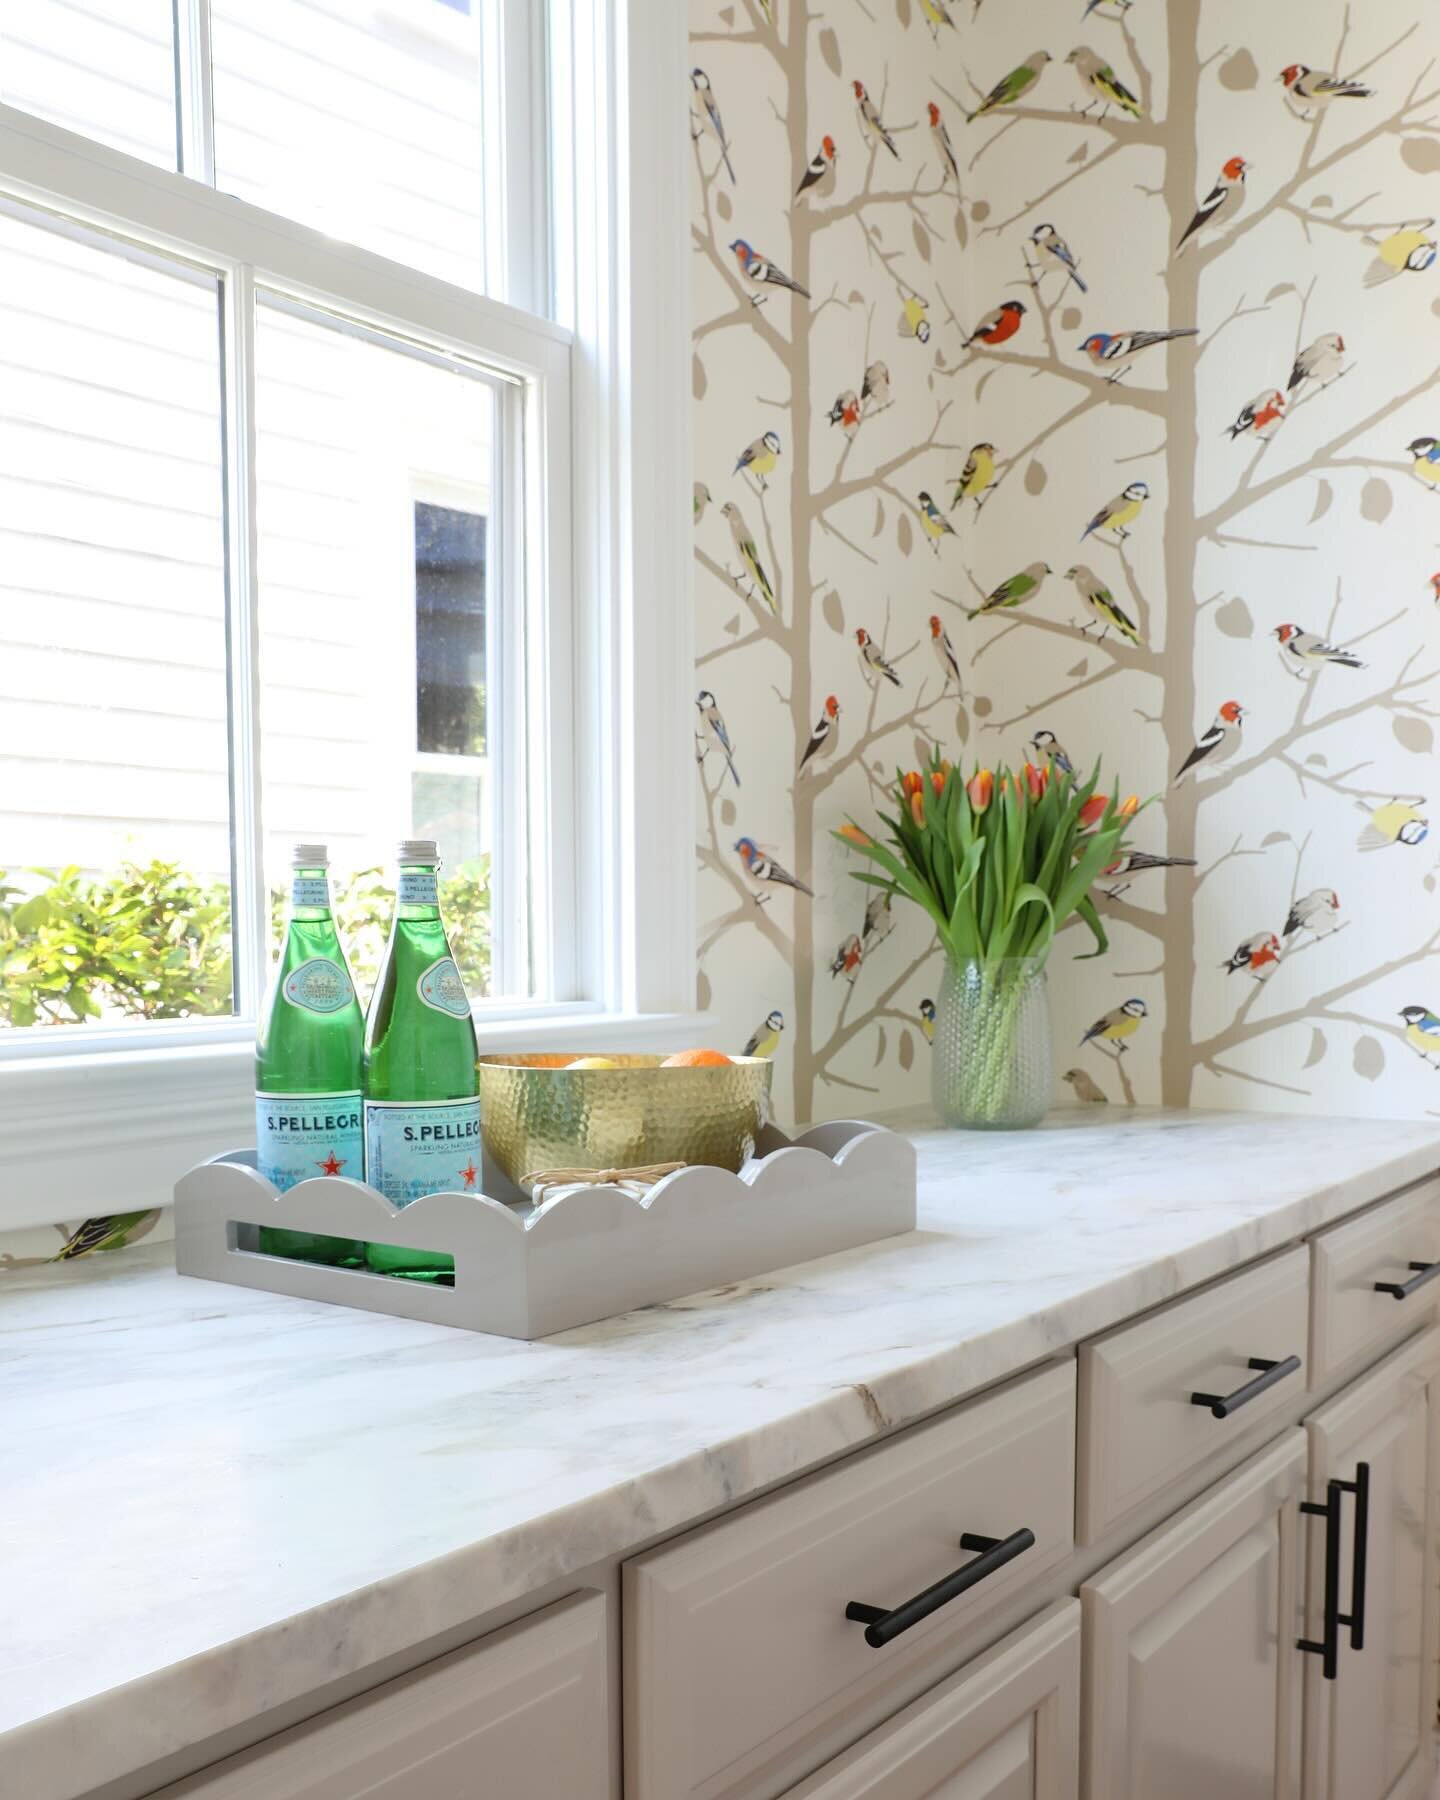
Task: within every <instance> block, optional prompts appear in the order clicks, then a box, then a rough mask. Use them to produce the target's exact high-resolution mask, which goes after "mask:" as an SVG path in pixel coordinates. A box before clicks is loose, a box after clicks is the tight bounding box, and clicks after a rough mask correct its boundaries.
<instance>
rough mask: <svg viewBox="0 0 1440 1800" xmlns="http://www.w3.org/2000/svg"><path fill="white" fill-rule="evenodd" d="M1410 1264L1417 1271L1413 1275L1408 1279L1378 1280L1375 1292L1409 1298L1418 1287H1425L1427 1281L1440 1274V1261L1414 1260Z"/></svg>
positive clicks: (1398, 1298) (1403, 1298)
mask: <svg viewBox="0 0 1440 1800" xmlns="http://www.w3.org/2000/svg"><path fill="white" fill-rule="evenodd" d="M1409 1266H1410V1267H1411V1268H1412V1269H1414V1270H1416V1271H1417V1273H1416V1274H1414V1275H1412V1276H1411V1277H1410V1279H1409V1280H1408V1281H1377V1282H1376V1283H1375V1292H1376V1293H1377V1294H1393V1295H1394V1296H1395V1298H1396V1299H1397V1300H1408V1299H1409V1298H1410V1296H1411V1295H1412V1294H1413V1293H1414V1292H1415V1290H1416V1288H1422V1287H1424V1285H1425V1283H1426V1282H1427V1281H1433V1280H1434V1279H1435V1277H1436V1276H1437V1275H1440V1262H1433V1263H1417V1262H1412V1263H1411V1264H1410V1265H1409Z"/></svg>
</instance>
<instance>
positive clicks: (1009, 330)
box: [965, 300, 1025, 350]
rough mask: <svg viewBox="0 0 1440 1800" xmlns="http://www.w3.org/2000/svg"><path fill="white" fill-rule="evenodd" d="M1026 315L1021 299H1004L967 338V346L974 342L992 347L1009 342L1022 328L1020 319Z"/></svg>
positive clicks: (967, 347)
mask: <svg viewBox="0 0 1440 1800" xmlns="http://www.w3.org/2000/svg"><path fill="white" fill-rule="evenodd" d="M1024 317H1025V307H1024V304H1023V302H1021V301H1019V300H1002V301H1001V302H1000V304H999V306H997V307H995V308H994V309H993V311H991V312H988V313H986V315H985V317H984V318H983V319H982V320H981V321H980V323H979V324H978V325H977V326H976V327H975V329H974V330H973V331H972V332H971V333H970V335H969V337H967V338H966V339H965V348H966V349H967V350H968V349H969V348H970V346H971V345H972V344H987V345H989V346H990V347H991V348H992V349H993V348H994V347H995V346H996V345H997V344H1004V343H1008V342H1009V340H1010V339H1011V338H1012V337H1014V335H1015V333H1016V332H1017V331H1018V330H1019V329H1020V321H1021V320H1022V319H1023V318H1024Z"/></svg>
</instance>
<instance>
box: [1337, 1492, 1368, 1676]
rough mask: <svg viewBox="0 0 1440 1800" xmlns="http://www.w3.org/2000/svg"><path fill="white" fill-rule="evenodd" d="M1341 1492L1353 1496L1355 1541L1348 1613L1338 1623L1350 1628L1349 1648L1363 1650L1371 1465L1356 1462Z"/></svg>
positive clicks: (1351, 1562) (1343, 1614)
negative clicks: (1353, 1471)
mask: <svg viewBox="0 0 1440 1800" xmlns="http://www.w3.org/2000/svg"><path fill="white" fill-rule="evenodd" d="M1335 1485H1336V1487H1338V1488H1340V1489H1341V1490H1342V1492H1344V1493H1347V1494H1353V1495H1354V1496H1355V1541H1354V1543H1353V1545H1352V1546H1351V1550H1350V1558H1351V1561H1350V1611H1349V1612H1348V1613H1342V1614H1341V1615H1340V1623H1341V1624H1342V1625H1348V1626H1349V1627H1350V1648H1351V1649H1352V1650H1363V1649H1364V1648H1365V1578H1366V1575H1367V1573H1368V1568H1367V1565H1368V1562H1369V1556H1370V1465H1369V1463H1363V1462H1362V1463H1356V1465H1355V1479H1354V1480H1353V1481H1337V1482H1336V1483H1335Z"/></svg>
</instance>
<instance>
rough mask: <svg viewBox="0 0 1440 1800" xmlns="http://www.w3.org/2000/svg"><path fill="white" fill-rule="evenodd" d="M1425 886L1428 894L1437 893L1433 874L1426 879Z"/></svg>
mask: <svg viewBox="0 0 1440 1800" xmlns="http://www.w3.org/2000/svg"><path fill="white" fill-rule="evenodd" d="M1423 886H1424V889H1425V892H1426V893H1427V894H1433V893H1434V892H1435V877H1434V875H1433V874H1430V875H1427V876H1426V877H1425V880H1424V883H1423Z"/></svg>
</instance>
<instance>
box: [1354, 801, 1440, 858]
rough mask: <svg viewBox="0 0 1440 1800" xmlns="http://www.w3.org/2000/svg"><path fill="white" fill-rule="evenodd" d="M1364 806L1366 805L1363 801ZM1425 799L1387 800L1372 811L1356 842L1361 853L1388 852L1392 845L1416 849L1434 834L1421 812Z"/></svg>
mask: <svg viewBox="0 0 1440 1800" xmlns="http://www.w3.org/2000/svg"><path fill="white" fill-rule="evenodd" d="M1360 804H1361V805H1362V806H1363V805H1364V802H1363V801H1362V802H1360ZM1424 804H1425V802H1424V801H1423V800H1419V801H1416V802H1414V803H1412V802H1411V801H1409V800H1387V801H1386V802H1385V804H1384V805H1383V806H1377V807H1376V808H1375V810H1374V811H1373V812H1371V814H1370V817H1369V819H1368V820H1367V822H1366V824H1365V827H1364V829H1363V830H1362V831H1361V833H1360V836H1359V837H1358V838H1357V839H1356V847H1357V848H1358V849H1361V850H1388V849H1389V848H1390V846H1391V844H1404V845H1405V846H1406V848H1407V849H1410V850H1413V849H1415V848H1416V846H1417V845H1419V844H1423V843H1424V842H1425V840H1426V838H1427V837H1429V835H1430V821H1429V820H1428V819H1427V818H1425V816H1424V815H1423V814H1422V813H1421V811H1420V808H1421V807H1422V806H1423V805H1424Z"/></svg>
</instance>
